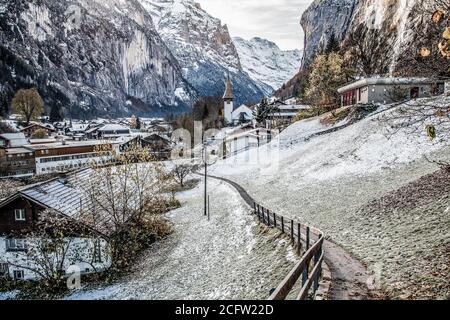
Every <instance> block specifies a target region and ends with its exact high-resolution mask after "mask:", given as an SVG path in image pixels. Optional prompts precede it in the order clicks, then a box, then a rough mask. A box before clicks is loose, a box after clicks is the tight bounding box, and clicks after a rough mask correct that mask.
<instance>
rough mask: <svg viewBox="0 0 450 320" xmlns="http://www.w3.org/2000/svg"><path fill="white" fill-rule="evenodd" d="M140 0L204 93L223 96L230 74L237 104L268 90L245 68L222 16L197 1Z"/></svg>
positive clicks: (187, 75) (188, 76)
mask: <svg viewBox="0 0 450 320" xmlns="http://www.w3.org/2000/svg"><path fill="white" fill-rule="evenodd" d="M139 1H140V3H141V4H142V5H143V7H144V8H146V9H147V11H148V13H149V14H150V15H151V16H152V18H153V21H154V23H155V27H156V30H157V31H158V33H159V35H160V36H161V38H162V39H163V40H164V42H165V43H166V44H167V46H168V47H169V48H170V50H171V51H172V53H173V54H174V56H175V57H176V58H177V60H178V62H179V64H180V66H181V67H182V71H183V75H184V77H185V79H186V80H187V81H188V82H189V83H190V84H191V85H192V86H193V87H194V88H195V89H196V90H197V91H198V92H199V94H200V95H202V96H219V95H220V96H221V95H222V94H223V91H224V89H225V83H224V79H225V76H226V74H228V73H229V74H230V76H231V78H232V80H233V84H234V94H235V97H236V102H237V104H240V103H244V102H256V101H258V100H260V99H261V97H262V96H263V94H264V92H263V91H262V90H261V88H260V86H258V84H257V83H255V81H253V80H252V79H251V78H250V77H249V75H248V74H247V73H246V72H245V71H244V70H243V68H242V65H241V61H240V59H239V55H238V53H237V51H236V48H235V46H234V43H233V41H232V39H231V37H230V34H229V32H228V28H227V26H226V25H222V23H221V21H220V20H219V19H217V18H214V17H212V16H211V15H209V14H208V13H207V12H206V11H205V10H203V9H202V8H201V6H200V5H199V4H198V3H196V2H194V1H193V0H139Z"/></svg>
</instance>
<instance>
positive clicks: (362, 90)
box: [338, 77, 444, 107]
mask: <svg viewBox="0 0 450 320" xmlns="http://www.w3.org/2000/svg"><path fill="white" fill-rule="evenodd" d="M338 92H339V94H340V95H341V105H342V106H343V107H345V106H351V105H355V104H367V103H375V104H389V103H394V102H401V101H406V100H411V99H417V98H425V97H430V96H435V95H439V94H443V93H444V81H443V80H436V79H431V78H393V77H392V78H382V77H374V78H363V79H360V80H357V81H354V82H351V83H349V84H347V85H345V86H343V87H341V88H339V89H338Z"/></svg>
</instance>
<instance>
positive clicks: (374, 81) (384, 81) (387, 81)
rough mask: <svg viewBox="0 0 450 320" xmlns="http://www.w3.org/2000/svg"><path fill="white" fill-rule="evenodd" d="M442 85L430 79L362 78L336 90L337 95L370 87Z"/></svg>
mask: <svg viewBox="0 0 450 320" xmlns="http://www.w3.org/2000/svg"><path fill="white" fill-rule="evenodd" d="M439 82H442V83H444V81H443V80H436V79H432V78H394V77H390V78H383V77H373V78H363V79H360V80H356V81H354V82H351V83H349V84H347V85H345V86H343V87H341V88H339V89H338V92H339V93H343V92H346V91H349V90H353V89H358V88H361V87H365V86H370V85H408V84H432V83H439Z"/></svg>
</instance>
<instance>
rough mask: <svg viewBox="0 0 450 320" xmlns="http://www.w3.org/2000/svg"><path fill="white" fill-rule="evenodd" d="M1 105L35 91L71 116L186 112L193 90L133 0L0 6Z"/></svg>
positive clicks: (24, 0) (31, 0) (19, 1)
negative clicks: (17, 94)
mask: <svg viewBox="0 0 450 320" xmlns="http://www.w3.org/2000/svg"><path fill="white" fill-rule="evenodd" d="M0 40H1V41H0V103H1V104H2V106H3V108H5V106H7V105H8V102H9V101H10V99H11V97H12V95H13V94H14V92H15V91H16V90H18V89H20V88H24V87H30V86H35V87H37V88H38V90H39V92H40V93H41V95H42V96H43V97H44V99H45V102H46V108H48V109H49V108H51V107H52V106H54V105H56V106H57V107H58V108H64V109H65V111H66V115H67V113H69V112H70V113H71V114H72V115H73V116H76V117H78V116H79V117H92V116H97V115H105V116H117V115H120V114H131V113H136V114H149V113H152V114H164V113H167V112H180V111H184V110H187V107H188V106H189V105H190V104H191V99H192V97H193V96H195V91H194V90H191V89H190V86H189V84H188V83H187V82H186V81H185V80H184V78H183V75H182V70H181V68H180V65H179V63H178V61H177V59H175V58H174V56H173V55H172V53H171V52H170V50H169V49H168V48H167V46H166V45H165V43H164V42H163V41H162V40H161V38H160V37H159V35H158V33H157V31H156V30H155V28H154V25H153V22H152V18H151V16H150V15H149V14H147V12H146V10H145V9H144V8H143V7H142V6H141V4H140V3H139V2H138V1H137V0H126V1H124V0H107V1H106V0H71V1H68V0H61V1H52V0H16V1H6V2H5V1H2V2H1V4H0Z"/></svg>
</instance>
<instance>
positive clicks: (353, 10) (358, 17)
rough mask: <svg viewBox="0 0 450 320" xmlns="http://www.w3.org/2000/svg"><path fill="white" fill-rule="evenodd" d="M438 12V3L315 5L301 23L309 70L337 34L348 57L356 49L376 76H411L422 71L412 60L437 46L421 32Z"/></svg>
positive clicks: (320, 0) (321, 1)
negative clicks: (421, 50)
mask: <svg viewBox="0 0 450 320" xmlns="http://www.w3.org/2000/svg"><path fill="white" fill-rule="evenodd" d="M444 2H445V1H444ZM447 5H448V4H447ZM436 6H439V4H438V2H436V1H433V0H423V1H419V0H343V1H336V0H315V1H314V2H313V3H312V4H311V6H310V7H309V8H308V10H307V11H305V12H304V14H303V16H302V19H301V24H302V27H303V29H304V31H305V52H304V56H303V59H304V61H305V64H306V65H308V64H309V63H311V61H312V60H313V59H314V57H315V56H316V55H317V54H318V53H319V52H320V51H321V50H322V49H323V48H324V46H325V45H326V44H327V42H328V41H329V39H330V37H331V35H332V34H334V35H335V37H336V39H337V40H338V41H340V42H341V44H342V47H343V49H344V51H345V50H348V49H350V48H349V46H351V45H355V44H356V45H357V46H360V47H361V48H362V50H363V51H364V54H365V55H366V56H371V58H372V64H373V65H372V66H369V68H368V70H367V71H370V73H376V74H388V73H390V74H395V73H396V72H397V71H401V72H406V73H411V69H414V64H417V65H419V63H418V62H417V61H415V59H414V57H412V56H414V55H415V54H416V53H417V50H418V48H420V47H421V45H426V46H431V45H435V44H432V43H425V42H424V40H429V39H428V35H422V34H421V32H422V31H423V30H425V29H426V28H428V27H429V24H430V23H431V22H430V13H431V12H433V11H434V10H436V9H437V7H436ZM425 38H426V39H425ZM406 56H408V57H409V58H407V59H405V57H406ZM405 60H407V62H406V63H405ZM402 64H403V65H402ZM405 64H408V66H406V69H409V70H407V71H404V69H405ZM421 72H422V71H421ZM423 72H425V73H426V70H425V71H423ZM423 72H422V73H421V74H423ZM412 74H414V72H412Z"/></svg>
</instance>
